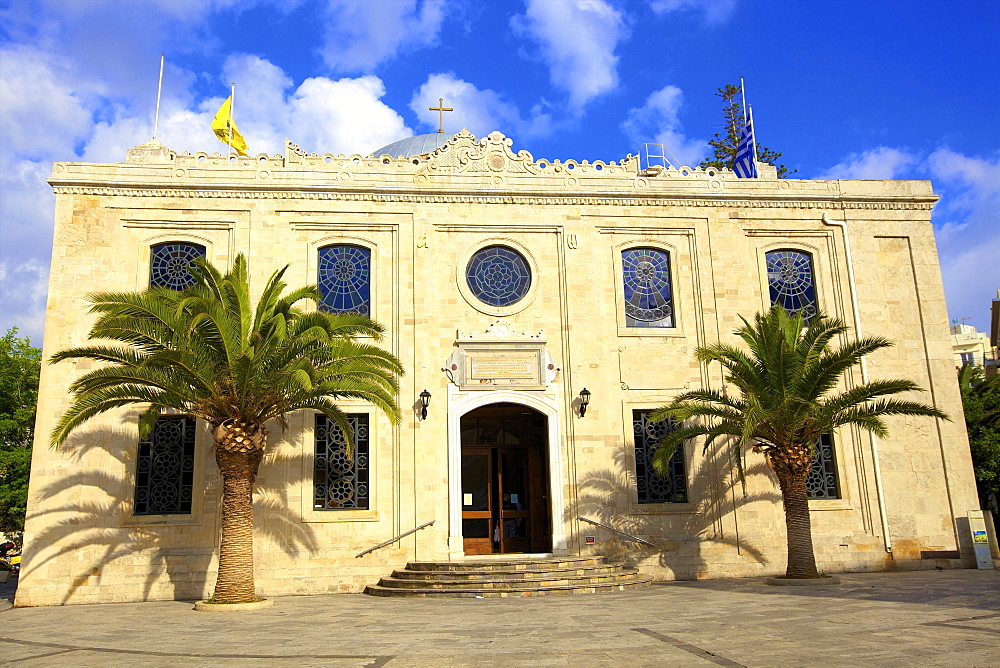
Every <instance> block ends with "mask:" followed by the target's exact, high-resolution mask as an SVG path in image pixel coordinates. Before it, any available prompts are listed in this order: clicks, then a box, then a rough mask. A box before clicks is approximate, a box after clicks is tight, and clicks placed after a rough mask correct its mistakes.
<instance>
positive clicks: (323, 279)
mask: <svg viewBox="0 0 1000 668" xmlns="http://www.w3.org/2000/svg"><path fill="white" fill-rule="evenodd" d="M371 257H372V252H371V251H370V250H369V249H367V248H361V247H360V246H326V247H324V248H320V249H319V281H318V283H319V291H320V293H321V294H322V295H323V301H322V302H320V308H321V309H322V310H324V311H331V312H333V313H357V314H359V315H363V316H370V315H371V277H372V271H371Z"/></svg>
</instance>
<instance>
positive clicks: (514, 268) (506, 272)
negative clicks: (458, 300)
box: [465, 246, 531, 307]
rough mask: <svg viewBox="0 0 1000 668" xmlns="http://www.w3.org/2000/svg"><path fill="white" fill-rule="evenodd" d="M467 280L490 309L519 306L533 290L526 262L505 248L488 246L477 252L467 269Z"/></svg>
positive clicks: (471, 288) (517, 254)
mask: <svg viewBox="0 0 1000 668" xmlns="http://www.w3.org/2000/svg"><path fill="white" fill-rule="evenodd" d="M465 278H466V280H467V281H468V283H469V289H470V290H472V294H474V295H475V296H476V298H477V299H479V300H480V301H482V302H483V303H484V304H489V305H490V306H498V307H503V306H510V305H511V304H516V303H517V302H519V301H520V300H521V299H523V298H524V296H525V295H526V294H528V289H529V288H530V287H531V269H529V268H528V262H527V260H525V259H524V256H523V255H521V254H520V253H518V252H517V251H515V250H513V249H512V248H508V247H506V246H487V247H485V248H480V249H479V250H478V251H476V253H475V254H474V255H473V256H472V259H471V260H469V266H468V267H466V269H465Z"/></svg>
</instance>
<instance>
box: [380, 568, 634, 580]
mask: <svg viewBox="0 0 1000 668" xmlns="http://www.w3.org/2000/svg"><path fill="white" fill-rule="evenodd" d="M622 572H624V569H623V568H622V567H621V566H618V565H607V566H594V567H591V568H560V569H546V570H500V569H497V570H475V571H411V570H396V571H393V572H392V576H391V577H393V578H396V579H401V580H402V579H407V580H428V581H430V580H460V579H464V580H488V579H514V580H516V579H521V580H545V579H552V578H557V577H572V576H575V575H592V576H598V575H615V574H617V573H622Z"/></svg>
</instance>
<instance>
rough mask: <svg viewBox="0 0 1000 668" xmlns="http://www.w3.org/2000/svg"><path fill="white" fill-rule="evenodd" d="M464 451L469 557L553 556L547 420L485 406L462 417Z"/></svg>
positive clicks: (530, 412)
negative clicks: (529, 553)
mask: <svg viewBox="0 0 1000 668" xmlns="http://www.w3.org/2000/svg"><path fill="white" fill-rule="evenodd" d="M461 446H462V469H461V470H462V542H463V548H464V552H465V554H470V555H475V554H511V553H519V552H520V553H524V552H531V553H538V552H550V551H552V529H551V517H550V510H549V509H550V508H551V503H550V500H549V471H548V459H549V456H548V447H549V444H548V427H547V418H546V416H545V415H543V414H542V413H540V412H538V411H536V410H534V409H532V408H529V407H528V406H524V405H521V404H515V403H495V404H488V405H486V406H482V407H480V408H477V409H475V410H472V411H469V412H468V413H466V414H465V415H463V416H462V418H461Z"/></svg>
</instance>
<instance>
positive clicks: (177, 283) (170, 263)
mask: <svg viewBox="0 0 1000 668" xmlns="http://www.w3.org/2000/svg"><path fill="white" fill-rule="evenodd" d="M203 257H205V247H204V246H201V245H199V244H190V243H184V242H179V241H172V242H170V243H165V244H157V245H155V246H152V247H151V248H150V254H149V286H150V287H161V288H169V289H171V290H183V289H184V288H188V287H191V286H192V285H194V282H195V281H194V276H193V275H192V274H191V267H192V265H194V261H195V260H197V259H199V258H203Z"/></svg>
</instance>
